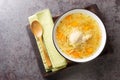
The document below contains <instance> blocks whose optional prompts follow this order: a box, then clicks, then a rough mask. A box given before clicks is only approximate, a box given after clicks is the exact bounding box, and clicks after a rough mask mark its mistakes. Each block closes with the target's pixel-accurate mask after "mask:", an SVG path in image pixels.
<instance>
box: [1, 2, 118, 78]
mask: <svg viewBox="0 0 120 80" xmlns="http://www.w3.org/2000/svg"><path fill="white" fill-rule="evenodd" d="M90 4H97V6H98V7H99V9H100V11H101V12H102V16H103V17H104V24H105V25H106V30H107V33H108V42H109V43H108V44H109V45H108V46H107V51H105V52H104V55H102V56H99V58H96V59H95V60H93V61H91V62H88V63H83V64H79V65H77V66H74V67H73V68H71V69H69V70H66V71H62V72H60V73H58V74H57V75H56V80H120V42H119V41H120V0H0V80H44V79H43V77H42V76H41V72H40V69H39V67H38V64H37V60H36V57H35V54H34V51H33V47H32V45H31V42H30V38H29V35H28V33H27V30H26V26H27V25H28V19H27V18H28V17H29V16H30V15H32V14H34V13H35V12H37V11H40V10H42V9H45V8H49V9H50V10H51V13H52V15H53V16H56V15H60V14H62V13H64V12H65V11H67V10H69V9H72V8H82V7H85V6H88V5H90Z"/></svg>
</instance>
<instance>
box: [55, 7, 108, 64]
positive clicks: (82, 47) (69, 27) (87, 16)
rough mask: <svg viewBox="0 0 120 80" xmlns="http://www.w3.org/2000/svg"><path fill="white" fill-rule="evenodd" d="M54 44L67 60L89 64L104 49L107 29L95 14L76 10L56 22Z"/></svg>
mask: <svg viewBox="0 0 120 80" xmlns="http://www.w3.org/2000/svg"><path fill="white" fill-rule="evenodd" d="M53 43H54V45H55V47H56V49H57V50H58V52H59V53H60V54H61V55H62V56H64V57H65V58H67V59H69V60H71V61H74V62H87V61H90V60H92V59H94V58H96V57H97V56H98V55H99V54H100V53H101V52H102V50H103V49H104V46H105V43H106V31H105V27H104V25H103V23H102V21H101V20H100V19H99V18H98V17H97V16H96V15H95V14H94V13H92V12H90V11H88V10H84V9H74V10H71V11H68V12H66V13H65V14H63V15H62V16H61V17H60V18H59V19H58V20H57V21H56V23H55V26H54V29H53Z"/></svg>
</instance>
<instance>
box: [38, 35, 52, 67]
mask: <svg viewBox="0 0 120 80" xmlns="http://www.w3.org/2000/svg"><path fill="white" fill-rule="evenodd" d="M38 39H39V41H40V45H41V48H42V50H43V53H44V56H45V60H46V63H47V65H48V67H52V64H51V61H50V58H49V56H48V53H47V50H46V48H45V45H44V43H43V40H42V37H39V38H38Z"/></svg>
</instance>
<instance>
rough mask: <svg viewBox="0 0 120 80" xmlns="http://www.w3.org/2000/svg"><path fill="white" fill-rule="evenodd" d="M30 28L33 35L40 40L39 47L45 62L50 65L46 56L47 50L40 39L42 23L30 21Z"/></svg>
mask: <svg viewBox="0 0 120 80" xmlns="http://www.w3.org/2000/svg"><path fill="white" fill-rule="evenodd" d="M30 28H31V31H32V33H33V34H34V36H36V37H37V38H38V39H39V41H40V45H41V48H42V50H43V53H44V56H45V60H46V64H47V65H48V67H51V66H52V64H51V61H50V58H49V56H48V53H47V50H46V48H45V45H44V43H43V39H42V35H43V30H42V25H41V24H40V23H39V22H38V21H36V20H35V21H33V22H32V24H31V26H30Z"/></svg>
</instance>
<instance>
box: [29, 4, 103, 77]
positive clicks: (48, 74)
mask: <svg viewBox="0 0 120 80" xmlns="http://www.w3.org/2000/svg"><path fill="white" fill-rule="evenodd" d="M84 9H86V10H89V11H91V12H93V13H95V14H96V15H97V16H98V17H99V18H100V19H101V20H102V21H103V20H104V19H103V17H102V16H101V12H100V10H99V8H98V7H97V5H96V4H93V5H89V6H87V7H85V8H84ZM59 17H60V16H55V17H53V21H54V22H55V21H56V20H57V19H58V18H59ZM103 22H104V21H103ZM27 31H28V35H29V37H30V41H31V44H32V46H33V49H34V53H35V55H36V58H37V62H38V66H39V68H40V71H41V73H42V75H43V77H44V78H47V79H50V77H51V76H54V75H55V74H56V73H59V72H60V71H64V70H66V71H67V69H69V68H72V66H75V65H77V64H78V63H75V62H71V61H68V65H67V67H66V68H64V69H61V70H59V71H56V72H46V71H45V70H44V66H43V63H42V59H41V57H40V54H39V51H38V47H37V45H36V41H35V39H34V36H33V34H32V33H31V32H30V29H29V28H28V27H27Z"/></svg>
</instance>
